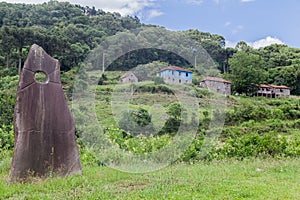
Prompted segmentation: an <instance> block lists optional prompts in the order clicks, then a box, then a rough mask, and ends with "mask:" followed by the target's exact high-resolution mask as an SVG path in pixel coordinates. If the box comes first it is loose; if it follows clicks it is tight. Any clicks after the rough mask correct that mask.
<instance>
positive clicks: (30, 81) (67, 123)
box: [10, 44, 81, 181]
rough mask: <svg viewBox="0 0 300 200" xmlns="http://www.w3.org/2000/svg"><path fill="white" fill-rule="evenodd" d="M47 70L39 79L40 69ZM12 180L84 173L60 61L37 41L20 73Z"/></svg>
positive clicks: (41, 70)
mask: <svg viewBox="0 0 300 200" xmlns="http://www.w3.org/2000/svg"><path fill="white" fill-rule="evenodd" d="M38 72H39V73H44V74H45V80H44V81H43V82H38V81H37V80H36V79H35V74H36V73H38ZM14 135H15V142H14V145H15V146H14V153H13V159H12V164H11V169H10V181H23V180H26V179H27V178H28V177H31V176H39V177H47V176H49V175H54V176H66V175H71V174H74V173H81V165H80V159H79V153H78V147H77V144H76V141H75V124H74V120H73V118H72V115H71V112H70V110H69V108H68V105H67V101H66V98H65V96H64V93H63V90H62V85H61V82H60V64H59V62H58V61H57V60H56V59H54V58H52V57H50V56H49V55H48V54H47V53H46V52H45V51H44V50H43V49H42V48H41V47H39V46H38V45H35V44H34V45H33V46H32V47H31V48H30V51H29V54H28V56H27V59H26V61H25V64H24V67H23V70H22V72H21V74H20V79H19V85H18V90H17V98H16V104H15V111H14Z"/></svg>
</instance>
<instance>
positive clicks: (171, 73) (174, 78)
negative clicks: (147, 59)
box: [156, 66, 192, 84]
mask: <svg viewBox="0 0 300 200" xmlns="http://www.w3.org/2000/svg"><path fill="white" fill-rule="evenodd" d="M156 75H157V76H159V77H162V78H163V79H164V81H165V83H172V84H184V83H192V72H191V71H190V70H187V69H183V68H181V67H176V66H169V67H167V68H165V69H163V70H161V71H159V72H157V74H156Z"/></svg>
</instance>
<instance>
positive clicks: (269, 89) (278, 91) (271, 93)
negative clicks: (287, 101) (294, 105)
mask: <svg viewBox="0 0 300 200" xmlns="http://www.w3.org/2000/svg"><path fill="white" fill-rule="evenodd" d="M255 86H256V87H258V90H257V92H256V95H257V96H265V97H270V98H276V97H279V96H290V94H291V90H290V88H289V87H287V86H284V85H281V86H279V85H265V84H261V85H255Z"/></svg>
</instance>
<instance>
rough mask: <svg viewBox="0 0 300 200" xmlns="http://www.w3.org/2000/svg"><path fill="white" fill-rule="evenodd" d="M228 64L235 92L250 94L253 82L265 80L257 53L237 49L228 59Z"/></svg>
mask: <svg viewBox="0 0 300 200" xmlns="http://www.w3.org/2000/svg"><path fill="white" fill-rule="evenodd" d="M229 65H230V71H229V72H230V73H229V78H230V80H231V81H232V84H233V91H235V92H238V93H246V94H250V93H251V92H252V85H253V84H261V83H263V82H264V81H266V78H267V72H266V71H265V70H264V69H263V67H264V62H263V60H262V59H261V58H260V57H259V56H258V55H255V54H252V53H246V52H244V51H239V52H237V53H236V54H234V55H233V56H232V58H230V59H229Z"/></svg>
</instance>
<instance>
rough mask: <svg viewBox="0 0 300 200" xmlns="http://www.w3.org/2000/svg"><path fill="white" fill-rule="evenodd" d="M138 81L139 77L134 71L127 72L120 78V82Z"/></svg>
mask: <svg viewBox="0 0 300 200" xmlns="http://www.w3.org/2000/svg"><path fill="white" fill-rule="evenodd" d="M138 81H139V79H138V78H137V77H136V76H135V75H134V73H132V72H127V73H126V74H124V75H123V76H121V77H120V79H119V83H134V82H138Z"/></svg>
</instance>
